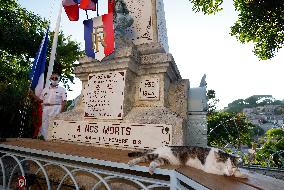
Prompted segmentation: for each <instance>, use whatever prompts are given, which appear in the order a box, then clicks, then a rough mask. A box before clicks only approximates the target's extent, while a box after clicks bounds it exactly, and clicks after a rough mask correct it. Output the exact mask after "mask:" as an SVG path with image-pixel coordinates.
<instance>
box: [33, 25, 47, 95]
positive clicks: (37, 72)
mask: <svg viewBox="0 0 284 190" xmlns="http://www.w3.org/2000/svg"><path fill="white" fill-rule="evenodd" d="M48 31H49V30H48V29H47V30H46V34H45V36H44V40H43V41H42V43H41V45H40V48H39V50H38V52H37V55H36V58H35V60H34V62H33V66H32V70H31V73H30V79H31V80H32V83H31V89H32V90H34V89H35V88H36V86H37V84H38V80H39V78H40V76H41V74H42V73H44V70H45V63H46V52H47V47H48Z"/></svg>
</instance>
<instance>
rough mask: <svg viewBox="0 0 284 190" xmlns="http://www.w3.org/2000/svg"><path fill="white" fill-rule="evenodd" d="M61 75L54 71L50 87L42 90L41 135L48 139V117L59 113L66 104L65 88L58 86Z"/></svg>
mask: <svg viewBox="0 0 284 190" xmlns="http://www.w3.org/2000/svg"><path fill="white" fill-rule="evenodd" d="M58 83H59V75H58V74H57V73H53V74H52V75H51V76H50V87H47V88H44V89H43V90H42V92H41V95H40V97H39V98H40V99H41V100H42V105H43V109H42V125H41V128H40V132H39V136H43V137H44V139H47V132H48V119H49V117H50V116H54V115H57V114H59V113H61V112H63V111H64V106H65V103H66V99H67V93H66V90H65V88H63V87H61V86H58Z"/></svg>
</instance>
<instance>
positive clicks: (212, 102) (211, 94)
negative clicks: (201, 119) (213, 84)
mask: <svg viewBox="0 0 284 190" xmlns="http://www.w3.org/2000/svg"><path fill="white" fill-rule="evenodd" d="M207 98H208V109H207V113H208V115H210V114H211V113H213V112H214V111H216V109H217V103H218V102H219V99H218V98H216V93H215V90H212V89H211V90H208V91H207Z"/></svg>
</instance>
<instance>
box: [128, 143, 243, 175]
mask: <svg viewBox="0 0 284 190" xmlns="http://www.w3.org/2000/svg"><path fill="white" fill-rule="evenodd" d="M128 156H129V157H138V158H135V159H132V160H130V161H129V162H128V164H129V165H130V166H133V165H135V164H137V163H140V162H150V165H149V173H150V174H153V173H154V170H155V168H157V167H159V166H162V165H186V166H190V167H193V168H196V169H200V170H203V171H204V172H207V173H212V174H217V175H225V176H235V177H240V178H247V174H245V173H242V172H241V171H240V170H239V168H238V167H237V164H238V161H239V158H238V157H236V156H234V155H231V154H228V153H226V152H224V151H222V150H219V149H217V148H211V147H198V146H163V147H160V148H157V149H156V150H152V151H145V152H130V153H128Z"/></svg>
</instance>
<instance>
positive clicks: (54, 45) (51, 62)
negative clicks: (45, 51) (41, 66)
mask: <svg viewBox="0 0 284 190" xmlns="http://www.w3.org/2000/svg"><path fill="white" fill-rule="evenodd" d="M61 14H62V1H61V0H60V6H59V12H58V16H57V21H56V27H55V30H54V37H53V42H52V48H51V53H50V59H49V64H48V71H47V75H46V81H45V87H49V85H50V83H49V78H50V76H51V74H52V72H53V66H54V60H55V55H56V48H57V42H58V34H59V28H60V22H61Z"/></svg>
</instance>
